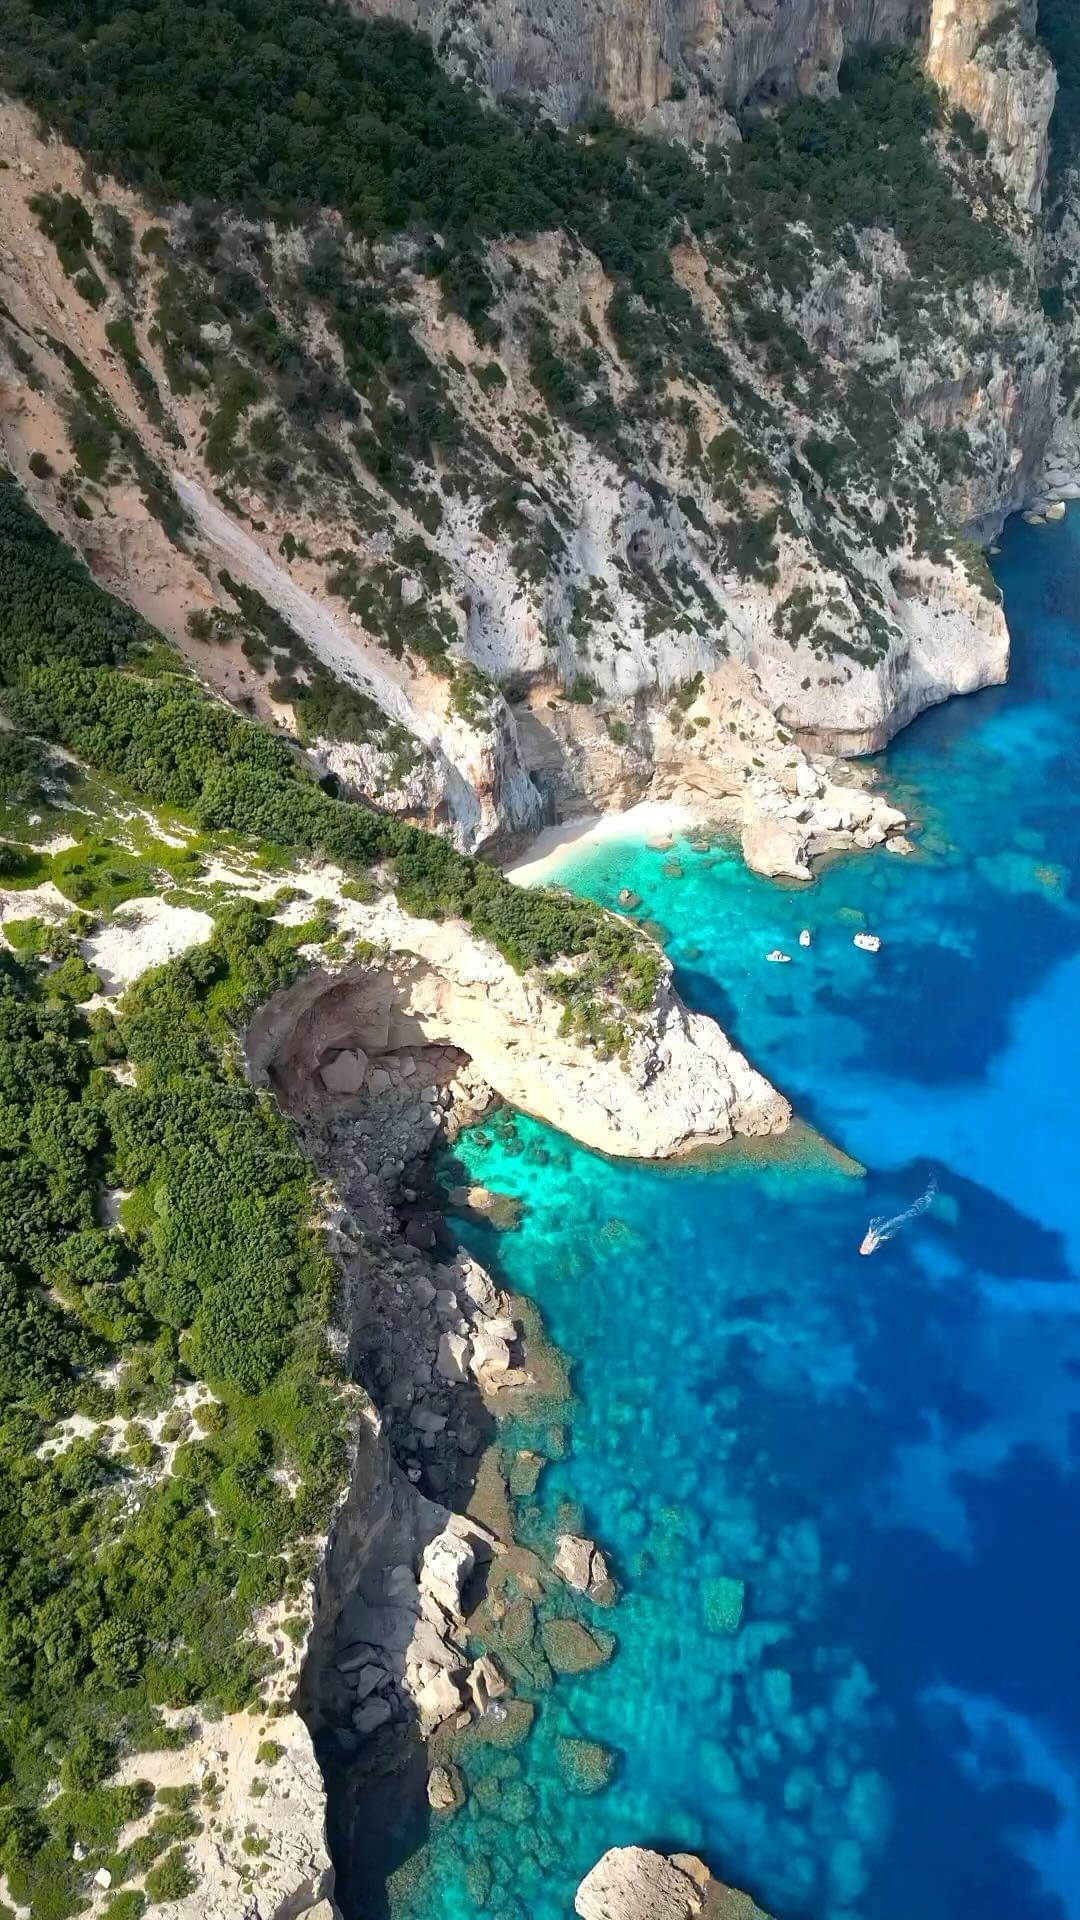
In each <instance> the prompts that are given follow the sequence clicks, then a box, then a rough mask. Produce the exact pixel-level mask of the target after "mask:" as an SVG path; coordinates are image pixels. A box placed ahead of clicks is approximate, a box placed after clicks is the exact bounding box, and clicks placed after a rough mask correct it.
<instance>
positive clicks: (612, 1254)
mask: <svg viewBox="0 0 1080 1920" xmlns="http://www.w3.org/2000/svg"><path fill="white" fill-rule="evenodd" d="M1003 546H1004V550H1003V553H1002V557H1001V559H1000V561H999V562H998V571H999V578H1000V580H1001V582H1002V585H1003V587H1004V590H1005V594H1006V604H1007V609H1008V612H1009V616H1010V622H1011V625H1012V628H1013V634H1014V645H1015V660H1014V674H1013V679H1012V682H1011V685H1010V687H1009V688H1008V689H1007V690H1003V691H1001V692H993V693H989V694H986V695H980V696H978V697H977V698H976V699H973V700H969V701H964V702H955V703H953V704H952V705H950V706H949V707H947V708H945V709H942V710H939V711H938V712H936V713H934V714H932V715H929V716H927V717H926V718H924V719H923V720H922V721H920V722H919V723H917V724H916V725H915V726H914V727H913V728H912V729H910V730H909V732H908V733H907V734H905V735H904V736H903V737H902V739H901V740H900V741H899V742H898V743H897V744H896V746H895V747H894V748H893V749H892V750H891V751H890V753H889V754H888V755H887V756H884V757H883V761H882V766H881V773H882V776H883V778H884V779H885V780H886V781H887V783H888V785H889V786H890V787H891V788H892V789H893V790H894V791H896V792H898V793H900V794H902V796H903V799H904V802H905V804H906V805H907V806H908V808H909V810H910V811H911V812H912V813H913V814H914V815H915V816H916V817H917V818H919V819H920V820H921V821H923V822H924V823H925V828H924V832H923V835H922V842H921V846H922V850H921V852H920V854H919V855H918V857H917V858H915V859H913V860H904V859H901V858H897V857H895V856H887V855H885V854H882V853H879V854H876V855H872V856H866V857H864V858H857V859H852V860H847V861H844V862H843V863H840V864H837V865H835V866H833V867H832V868H831V869H829V870H828V871H827V872H826V873H825V874H824V875H823V876H822V877H821V879H820V880H819V882H818V883H817V884H816V885H815V886H814V887H813V888H809V889H797V890H792V891H785V890H783V889H781V888H778V887H776V886H775V885H773V884H771V883H769V882H766V881H763V880H758V879H755V878H754V877H753V876H751V875H748V874H747V873H746V871H745V870H744V869H743V867H742V865H741V863H740V862H739V861H738V860H737V859H736V858H735V857H734V856H727V855H723V854H710V855H707V856H703V855H701V854H697V853H694V852H693V851H691V850H690V849H689V848H685V847H684V848H680V849H679V850H678V864H679V866H680V867H681V869H682V871H681V877H679V876H678V875H676V874H675V873H673V872H672V871H671V870H670V862H667V863H666V859H665V856H664V855H663V854H658V853H654V852H649V851H648V850H646V849H645V848H643V847H641V846H634V845H613V844H610V843H609V844H605V845H604V846H603V847H601V848H598V849H593V850H592V851H590V852H587V853H579V854H578V855H576V856H575V855H573V854H571V855H569V856H568V858H567V862H566V866H565V870H564V872H563V873H562V875H561V878H562V879H563V880H564V882H565V883H566V884H568V885H571V886H573V887H575V888H577V889H578V890H580V891H582V892H585V893H588V894H591V895H593V896H594V897H595V898H597V899H599V900H602V901H605V902H607V903H613V902H614V899H615V895H616V893H617V890H618V888H619V887H621V886H630V887H631V888H633V889H634V890H635V891H636V892H638V893H639V894H640V895H641V896H642V900H643V903H644V904H643V907H642V909H641V911H642V913H643V914H647V915H649V916H650V917H651V918H654V919H656V920H658V921H660V922H662V923H663V924H664V925H665V926H666V927H667V928H669V929H670V940H669V951H670V953H671V955H672V958H673V959H674V961H675V964H676V967H677V969H678V976H679V983H680V986H681V989H682V991H683V993H684V996H685V997H686V998H687V1000H689V1001H690V1002H691V1003H692V1004H694V1005H696V1006H699V1007H702V1008H705V1009H707V1010H708V1011H710V1012H713V1013H715V1014H716V1016H717V1017H718V1018H719V1019H720V1020H721V1021H722V1022H723V1024H724V1025H725V1026H726V1027H727V1028H728V1030H729V1031H730V1032H732V1034H733V1035H734V1036H735V1037H737V1039H738V1040H739V1042H740V1044H742V1045H743V1046H744V1047H745V1049H746V1051H747V1052H748V1053H749V1054H750V1056H751V1057H752V1058H753V1059H754V1060H755V1062H756V1063H757V1064H758V1065H759V1066H760V1067H761V1068H762V1069H763V1070H764V1071H765V1072H766V1073H768V1074H770V1075H771V1076H772V1077H773V1078H774V1079H775V1080H776V1081H777V1082H778V1083H779V1084H780V1085H782V1086H783V1087H784V1088H785V1090H786V1091H787V1092H788V1093H789V1094H790V1095H791V1096H792V1098H793V1100H794V1102H795V1104H796V1106H797V1108H798V1110H799V1112H800V1113H801V1114H802V1115H804V1116H805V1117H806V1118H807V1119H809V1120H810V1121H812V1122H813V1123H814V1125H815V1126H816V1127H817V1128H819V1129H820V1130H821V1132H822V1133H823V1134H825V1135H826V1136H827V1137H828V1138H829V1139H831V1140H833V1141H835V1142H836V1143H837V1144H838V1145H839V1146H840V1147H841V1148H842V1149H843V1150H844V1151H845V1153H846V1154H849V1155H851V1156H853V1157H854V1158H855V1159H856V1160H857V1161H859V1162H862V1163H863V1164H864V1165H865V1167H866V1168H867V1170H868V1171H867V1173H866V1176H865V1178H858V1177H854V1176H852V1174H851V1173H850V1172H846V1171H844V1170H843V1169H842V1168H841V1167H840V1166H839V1165H838V1164H836V1163H835V1162H830V1161H829V1160H828V1159H826V1158H822V1157H815V1156H806V1157H804V1158H803V1159H802V1160H801V1161H796V1162H795V1163H793V1164H783V1165H778V1166H773V1167H770V1166H768V1165H766V1164H761V1163H760V1162H756V1161H754V1160H753V1159H749V1160H748V1159H747V1158H746V1157H738V1156H736V1157H730V1158H728V1159H725V1160H724V1162H723V1163H722V1164H721V1165H720V1167H719V1168H717V1169H714V1170H710V1171H704V1170H701V1171H692V1172H690V1171H671V1170H664V1169H656V1168H649V1167H643V1166H640V1165H627V1164H616V1163H609V1162H605V1161H602V1160H599V1159H597V1158H596V1157H594V1156H592V1155H590V1154H587V1153H585V1152H583V1151H581V1150H579V1149H576V1148H574V1147H573V1146H571V1145H569V1144H568V1143H567V1142H566V1141H565V1140H563V1139H561V1138H559V1137H557V1136H555V1135H553V1134H552V1133H551V1132H550V1131H548V1130H546V1129H545V1128H543V1127H541V1126H540V1125H538V1124H536V1123H534V1122H531V1121H528V1120H518V1121H517V1122H516V1124H515V1125H514V1127H513V1128H512V1130H510V1131H509V1132H508V1133H505V1134H503V1135H500V1134H498V1133H495V1134H494V1135H493V1134H492V1131H491V1130H490V1129H486V1130H484V1129H482V1130H480V1132H479V1133H478V1134H474V1135H472V1136H469V1137H468V1138H467V1139H466V1140H465V1141H464V1142H462V1143H461V1144H460V1146H459V1149H458V1152H459V1156H460V1158H462V1159H464V1161H465V1162H466V1164H467V1167H468V1170H469V1172H470V1174H471V1176H472V1177H474V1178H476V1179H479V1180H482V1181H483V1182H484V1183H486V1184H487V1185H489V1186H491V1187H494V1188H496V1189H498V1190H500V1191H505V1192H510V1193H514V1194H517V1195H520V1197H521V1198H522V1200H523V1201H524V1203H525V1214H524V1219H523V1223H522V1225H521V1227H520V1228H519V1229H518V1231H516V1232H514V1233H509V1234H505V1233H504V1234H502V1235H501V1236H496V1235H494V1234H493V1233H490V1232H488V1231H486V1230H483V1229H477V1230H470V1237H471V1239H472V1241H473V1243H474V1245H475V1246H476V1249H477V1251H478V1252H479V1253H480V1254H481V1255H482V1256H483V1257H484V1258H485V1259H487V1260H488V1261H489V1262H490V1263H491V1264H492V1265H493V1267H495V1268H496V1269H498V1270H499V1271H500V1272H501V1275H502V1277H503V1278H504V1279H505V1281H506V1282H507V1283H508V1284H510V1285H511V1286H513V1287H515V1288H517V1289H520V1290H521V1291H523V1292H527V1293H529V1294H531V1295H532V1296H533V1297H534V1299H535V1300H536V1301H537V1302H538V1304H539V1306H540V1309H541V1311H542V1313H543V1315H544V1318H545V1320H546V1323H547V1325H548V1327H549V1329H550V1331H551V1333H552V1335H553V1337H554V1339H555V1340H556V1341H557V1342H558V1343H559V1345H560V1347H561V1348H562V1349H563V1350H564V1352H565V1354H566V1355H567V1356H568V1358H569V1360H570V1362H571V1365H572V1368H573V1383H574V1388H575V1391H576V1396H577V1400H576V1405H575V1408H574V1412H573V1417H572V1420H571V1422H570V1425H569V1444H568V1452H567V1457H566V1458H565V1459H563V1460H561V1461H558V1462H556V1463H554V1464H552V1465H550V1466H548V1467H547V1468H546V1469H545V1472H544V1476H543V1478H542V1480H541V1482H540V1488H539V1492H538V1493H537V1494H536V1495H535V1496H533V1497H532V1498H531V1499H529V1500H524V1501H522V1502H520V1503H519V1518H520V1523H521V1526H522V1528H523V1530H524V1532H525V1534H526V1535H527V1536H528V1535H530V1534H531V1536H532V1537H533V1538H535V1539H536V1540H537V1541H538V1542H542V1541H544V1540H545V1539H546V1538H548V1537H549V1536H550V1532H551V1529H552V1527H553V1524H554V1519H555V1515H556V1511H557V1509H558V1506H559V1503H560V1502H573V1503H577V1504H578V1505H579V1506H580V1508H581V1509H582V1510H583V1515H582V1517H583V1521H584V1526H585V1528H586V1530H587V1531H589V1532H592V1533H594V1534H595V1535H596V1536H597V1537H598V1538H599V1539H600V1540H601V1541H602V1543H603V1545H604V1547H605V1548H606V1549H608V1550H609V1552H610V1557H611V1560H612V1562H613V1565H614V1568H615V1571H616V1572H617V1575H618V1578H619V1581H620V1585H621V1588H622V1593H621V1597H620V1599H619V1602H618V1605H617V1607H616V1609H615V1610H614V1612H613V1613H612V1614H610V1615H607V1616H603V1615H599V1614H597V1615H596V1616H595V1620H596V1623H597V1624H602V1625H604V1626H609V1627H610V1628H611V1629H612V1630H613V1631H614V1632H615V1634H616V1635H617V1639H618V1648H617V1653H616V1657H615V1659H614V1660H613V1662H612V1664H611V1665H610V1666H609V1667H608V1668H606V1669H605V1670H603V1671H601V1672H599V1673H595V1674H590V1675H588V1676H585V1677H583V1678H580V1679H577V1680H572V1681H567V1680H563V1681H560V1682H559V1683H558V1685H557V1687H556V1688H555V1690H554V1691H553V1692H552V1693H550V1694H548V1695H546V1696H544V1697H543V1698H542V1699H541V1701H540V1707H539V1712H538V1715H537V1719H536V1723H535V1725H534V1728H533V1731H532V1734H531V1736H530V1738H529V1739H528V1741H527V1742H526V1744H525V1745H524V1746H523V1747H521V1748H519V1749H518V1751H517V1753H516V1754H515V1755H513V1756H512V1757H511V1759H510V1760H509V1761H507V1760H506V1759H505V1758H503V1757H498V1756H495V1757H493V1756H492V1755H491V1754H486V1755H485V1756H484V1757H483V1758H482V1759H481V1761H480V1762H478V1763H477V1762H473V1763H472V1765H471V1785H472V1786H473V1788H474V1791H473V1793H472V1795H471V1797H470V1800H469V1803H468V1805H467V1807H466V1808H465V1810H464V1811H463V1812H462V1813H461V1814H459V1815H457V1816H456V1817H455V1818H454V1819H453V1820H452V1821H449V1822H446V1823H445V1824H443V1825H441V1826H439V1827H438V1828H437V1830H436V1832H435V1834H434V1837H433V1838H432V1840H431V1841H430V1844H429V1847H428V1851H427V1855H426V1869H427V1870H426V1873H425V1874H424V1876H423V1877H422V1878H421V1879H420V1880H419V1881H418V1882H414V1883H413V1884H412V1886H411V1889H410V1891H409V1892H408V1893H407V1894H404V1893H403V1895H402V1898H401V1901H400V1903H399V1904H400V1908H401V1911H402V1912H403V1913H404V1914H405V1915H407V1920H435V1916H439V1920H459V1916H464V1915H468V1914H474V1913H477V1912H481V1911H483V1912H485V1913H490V1914H492V1915H497V1916H499V1917H500V1920H563V1917H564V1916H566V1915H568V1914H569V1913H571V1911H572V1903H573V1891H574V1888H575V1886H576V1884H577V1882H578V1880H579V1879H580V1878H581V1876H582V1874H583V1873H584V1872H585V1871H586V1870H587V1868H588V1867H589V1866H590V1865H591V1864H592V1862H593V1861H594V1860H595V1859H596V1858H597V1857H598V1856H599V1854H600V1853H601V1852H602V1851H603V1850H604V1848H606V1847H608V1846H611V1845H615V1844H622V1843H627V1842H630V1841H636V1842H641V1843H645V1844H654V1845H658V1846H661V1847H663V1848H665V1849H670V1848H674V1847H689V1848H692V1849H694V1850H696V1851H700V1852H702V1853H703V1854H705V1855H706V1857H707V1858H708V1859H709V1861H710V1863H711V1864H712V1865H713V1867H714V1868H716V1869H718V1870H720V1871H721V1872H723V1873H725V1874H726V1875H727V1876H728V1877H730V1878H731V1879H732V1880H733V1881H735V1882H736V1883H739V1884H742V1885H745V1886H747V1887H749V1888H750V1889H752V1890H753V1892H754V1893H755V1894H756V1895H757V1896H758V1897H759V1898H760V1899H761V1900H762V1901H763V1902H764V1903H765V1904H767V1905H768V1906H769V1907H770V1908H771V1909H772V1910H773V1911H774V1912H776V1913H777V1914H778V1915H781V1916H789V1915H790V1916H792V1917H794V1916H797V1915H806V1916H813V1917H814V1920H825V1916H828V1917H829V1920H856V1916H857V1917H858V1920H915V1917H916V1916H917V1920H1080V1645H1078V1633H1077V1616H1078V1600H1080V1592H1078V1573H1080V1480H1078V1443H1080V1426H1078V1415H1080V1285H1078V1277H1077V1276H1078V1272H1080V1267H1078V1262H1080V1187H1078V1180H1077V1173H1078V1165H1077V1159H1078V1156H1077V1138H1078V1129H1077V1124H1076V1113H1075V1102H1076V1089H1077V1082H1078V1069H1080V1012H1078V1006H1080V915H1078V911H1077V888H1078V882H1080V780H1078V764H1080V514H1078V513H1077V512H1075V511H1073V512H1071V513H1070V516H1069V519H1068V521H1067V522H1066V523H1065V525H1064V526H1063V527H1061V528H1058V529H1054V530H1053V531H1041V530H1031V529H1028V528H1025V527H1023V526H1022V525H1020V524H1017V525H1016V526H1014V527H1011V528H1010V529H1009V530H1008V532H1007V535H1006V538H1005V541H1004V543H1003ZM665 864H667V865H668V871H666V872H665ZM860 925H865V926H867V927H869V928H871V929H872V930H873V931H875V932H877V933H879V934H880V935H881V937H882V941H883V948H882V951H881V953H880V954H879V955H877V956H871V955H867V954H864V953H860V952H859V951H858V950H856V949H855V948H854V947H853V945H852V934H853V932H854V931H855V930H856V929H857V928H858V926H860ZM802 926H807V927H809V928H810V929H811V930H812V933H813V936H814V944H813V946H812V948H811V949H810V950H809V951H804V950H800V949H799V947H798V945H797V939H798V931H799V928H800V927H802ZM774 945H780V946H782V947H784V948H785V949H786V950H787V951H788V952H790V953H792V954H793V955H794V956H795V958H794V960H793V964H792V965H791V966H789V967H775V966H770V965H768V964H767V963H766V962H765V959H764V955H765V954H766V952H767V951H768V950H769V949H770V948H771V947H773V946H774ZM931 1177H935V1178H936V1180H937V1182H938V1186H939V1189H940V1198H939V1200H938V1201H937V1202H936V1203H935V1206H934V1207H933V1208H932V1209H931V1211H930V1212H929V1213H928V1214H927V1215H926V1216H924V1217H923V1218H921V1219H918V1220H916V1221H914V1222H913V1223H912V1224H911V1225H910V1226H909V1227H908V1228H907V1229H906V1231H905V1232H903V1233H902V1234H900V1235H899V1236H898V1237H897V1238H896V1239H895V1240H893V1241H891V1242H890V1243H889V1244H888V1245H887V1246H885V1247H883V1248H882V1249H881V1250H880V1251H879V1252H878V1253H877V1254H876V1255H875V1257H874V1258H873V1259H872V1260H863V1259H860V1258H859V1256H858V1253H857V1247H858V1244H859V1240H860V1238H861V1236H862V1234H863V1232H864V1230H865V1227H866V1223H867V1220H868V1218H869V1217H870V1216H871V1215H872V1214H878V1213H885V1214H887V1213H891V1212H894V1211H896V1210H898V1209H899V1208H901V1207H903V1206H905V1205H906V1204H907V1203H908V1202H909V1201H911V1200H913V1199H914V1198H915V1197H916V1196H917V1195H918V1194H919V1193H921V1192H922V1191H923V1190H924V1188H925V1187H926V1185H927V1183H928V1181H929V1179H930V1178H931ZM517 1437H518V1438H522V1437H525V1438H528V1436H520V1435H519V1436H517ZM725 1582H726V1583H727V1584H724V1583H725ZM732 1582H737V1583H741V1588H742V1608H743V1610H742V1619H741V1624H739V1625H738V1627H737V1629H735V1630H732V1629H733V1624H734V1623H733V1614H732V1602H733V1600H734V1599H735V1598H736V1596H737V1595H738V1593H739V1587H737V1586H733V1585H732V1584H731V1583H732ZM735 1611H736V1612H737V1608H736V1609H735ZM566 1734H572V1735H577V1736H584V1737H587V1738H590V1739H592V1740H596V1741H599V1742H601V1743H603V1744H604V1745H605V1746H606V1747H608V1748H609V1749H611V1750H612V1752H613V1753H614V1755H615V1756H616V1771H615V1774H614V1778H613V1780H612V1782H611V1784H610V1785H609V1786H607V1787H606V1788H605V1789H604V1790H602V1791H600V1792H597V1793H595V1794H592V1795H588V1796H584V1795H582V1794H580V1793H575V1792H573V1791H571V1790H570V1789H568V1787H567V1785H566V1784H565V1782H564V1780H563V1778H562V1776H561V1774H560V1771H559V1761H558V1744H557V1743H558V1740H559V1738H560V1737H562V1736H564V1735H566Z"/></svg>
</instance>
